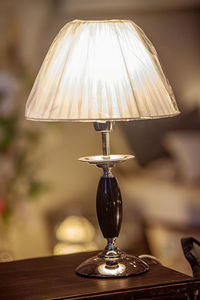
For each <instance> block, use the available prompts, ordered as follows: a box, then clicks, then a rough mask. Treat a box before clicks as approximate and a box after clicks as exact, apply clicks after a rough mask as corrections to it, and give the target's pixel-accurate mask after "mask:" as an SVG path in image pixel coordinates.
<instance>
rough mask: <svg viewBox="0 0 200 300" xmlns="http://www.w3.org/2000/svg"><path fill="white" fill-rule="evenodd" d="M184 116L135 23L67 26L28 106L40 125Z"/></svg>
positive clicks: (78, 22)
mask: <svg viewBox="0 0 200 300" xmlns="http://www.w3.org/2000/svg"><path fill="white" fill-rule="evenodd" d="M178 113H179V110H178V108H177V105H176V101H175V98H174V95H173V92H172V89H171V87H170V85H169V83H168V81H167V79H166V78H165V75H164V73H163V71H162V68H161V66H160V63H159V61H158V57H157V53H156V51H155V49H154V47H153V45H152V43H151V42H150V41H149V40H148V38H147V37H146V36H145V34H144V32H143V31H142V30H141V29H140V28H139V27H138V26H137V25H136V24H135V23H133V22H132V21H130V20H108V21H83V20H74V21H72V22H69V23H67V24H66V25H65V26H64V27H63V28H62V29H61V31H60V32H59V33H58V35H57V36H56V38H55V39H54V41H53V43H52V45H51V47H50V49H49V51H48V53H47V56H46V58H45V60H44V62H43V64H42V67H41V69H40V71H39V73H38V76H37V78H36V80H35V83H34V85H33V88H32V91H31V93H30V96H29V98H28V101H27V104H26V117H27V119H31V120H40V121H91V122H93V121H98V120H115V121H117V120H118V121H123V120H124V121H127V120H134V119H144V118H161V117H168V116H173V115H176V114H178Z"/></svg>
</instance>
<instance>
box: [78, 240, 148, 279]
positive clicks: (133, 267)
mask: <svg viewBox="0 0 200 300" xmlns="http://www.w3.org/2000/svg"><path fill="white" fill-rule="evenodd" d="M113 246H114V247H113ZM148 270H149V266H148V265H147V264H146V263H145V262H144V261H142V260H141V259H140V258H138V257H136V256H132V255H127V254H126V253H124V252H123V251H121V250H119V248H118V247H117V246H115V243H113V239H112V241H111V242H110V241H108V245H107V247H106V248H105V250H104V251H102V252H100V253H99V254H97V255H96V256H93V257H91V258H89V259H87V260H86V261H84V262H82V263H81V264H80V266H78V267H77V269H76V273H77V274H79V275H83V276H87V277H96V278H120V277H128V276H132V275H139V274H142V273H144V272H147V271H148Z"/></svg>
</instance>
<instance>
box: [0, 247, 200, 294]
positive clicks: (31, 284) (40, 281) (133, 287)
mask: <svg viewBox="0 0 200 300" xmlns="http://www.w3.org/2000/svg"><path fill="white" fill-rule="evenodd" d="M94 254H96V253H94V252H90V253H78V254H73V255H63V256H54V257H44V258H36V259H30V260H24V261H17V262H10V263H3V264H0V295H1V298H2V299H4V300H10V299H20V300H25V299H26V300H29V299H34V300H42V299H115V300H117V299H122V300H123V299H124V300H131V299H141V300H142V299H143V300H145V299H149V300H150V299H152V300H153V299H154V300H155V299H159V300H162V299H165V300H170V299H174V300H175V299H176V300H181V299H185V300H197V299H198V294H199V292H200V281H199V280H197V279H194V278H191V277H189V276H187V275H184V274H182V273H179V272H176V271H173V270H171V269H168V268H166V267H163V266H162V265H160V264H159V263H157V262H156V261H155V260H150V259H148V264H149V265H150V270H149V271H148V272H147V273H145V274H142V275H140V276H132V277H128V278H121V279H109V280H108V279H101V280H99V279H96V278H85V277H82V276H78V275H76V274H75V273H74V271H73V270H74V269H75V267H76V266H77V265H78V264H79V263H80V262H81V261H83V260H84V259H86V258H88V257H90V256H91V255H94ZM143 259H144V258H143Z"/></svg>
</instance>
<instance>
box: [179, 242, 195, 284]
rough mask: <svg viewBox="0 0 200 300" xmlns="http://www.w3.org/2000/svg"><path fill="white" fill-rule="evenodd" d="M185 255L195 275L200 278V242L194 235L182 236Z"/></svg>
mask: <svg viewBox="0 0 200 300" xmlns="http://www.w3.org/2000/svg"><path fill="white" fill-rule="evenodd" d="M181 244H182V248H183V252H184V255H185V257H186V259H187V260H188V262H189V263H190V266H191V268H192V272H193V276H194V277H196V278H200V242H199V241H198V240H196V239H194V238H192V237H188V238H182V239H181Z"/></svg>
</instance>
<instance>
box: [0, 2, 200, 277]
mask: <svg viewBox="0 0 200 300" xmlns="http://www.w3.org/2000/svg"><path fill="white" fill-rule="evenodd" d="M111 18H115V19H131V20H133V21H134V22H135V23H136V24H137V25H139V26H140V27H141V28H142V29H143V30H144V32H145V33H146V35H147V36H148V37H149V39H150V40H151V41H152V43H153V44H154V46H155V48H156V49H157V52H158V54H159V57H160V62H161V64H162V66H163V69H164V71H165V74H166V76H167V77H168V79H169V81H170V83H171V86H172V88H173V91H174V94H175V97H176V100H177V103H178V105H179V109H180V110H181V112H182V114H181V115H180V116H178V117H175V118H169V119H162V120H154V121H149V120H148V121H139V122H138V121H137V122H136V121H135V122H128V123H126V124H121V123H119V124H117V125H116V126H115V129H114V131H113V133H112V134H111V150H112V153H113V154H118V153H124V154H134V155H135V157H136V158H135V159H134V160H133V161H130V162H127V163H124V164H121V165H119V166H118V167H116V168H115V170H114V174H115V175H116V176H117V178H118V181H119V184H120V187H121V191H122V195H123V201H124V219H123V225H122V230H121V234H120V238H119V245H120V247H121V248H123V249H125V250H128V251H130V252H133V253H135V254H143V253H150V254H152V255H154V256H156V257H157V258H159V259H160V260H161V261H162V262H163V264H164V265H166V266H169V267H171V268H174V269H177V270H179V271H182V272H185V273H188V274H191V271H190V268H189V265H188V263H187V261H186V260H185V258H184V255H183V253H182V249H181V243H180V239H181V238H182V237H187V236H193V237H196V238H197V239H199V238H200V114H199V107H200V3H199V1H198V0H168V1H161V0H149V1H146V0H115V1H111V0H101V1H98V0H35V1H31V0H9V1H7V0H1V2H0V262H4V261H9V260H18V259H25V258H31V257H39V256H46V255H53V254H56V255H59V254H67V253H73V252H80V251H92V250H97V249H101V248H102V247H104V246H105V240H104V239H103V237H102V235H101V233H100V230H99V227H98V223H97V219H96V211H95V210H96V208H95V207H96V204H95V197H96V188H97V184H98V181H99V176H100V175H101V171H100V170H98V169H97V168H95V167H93V166H89V165H85V164H82V163H81V162H78V161H77V159H78V158H79V157H81V156H85V155H94V154H100V153H101V137H100V136H99V135H98V134H97V133H95V131H94V129H93V126H92V125H91V124H87V123H73V124H72V123H48V124H47V123H42V122H31V121H26V120H25V119H24V107H25V102H26V100H27V97H28V95H29V92H30V89H31V87H32V84H33V82H34V79H35V77H36V75H37V73H38V71H39V68H40V65H41V63H42V61H43V59H44V57H45V55H46V53H47V50H48V48H49V46H50V44H51V42H52V40H53V38H54V37H55V35H56V34H57V32H58V31H59V29H60V28H61V27H62V26H63V25H64V24H65V23H66V22H68V21H71V20H73V19H111Z"/></svg>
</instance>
